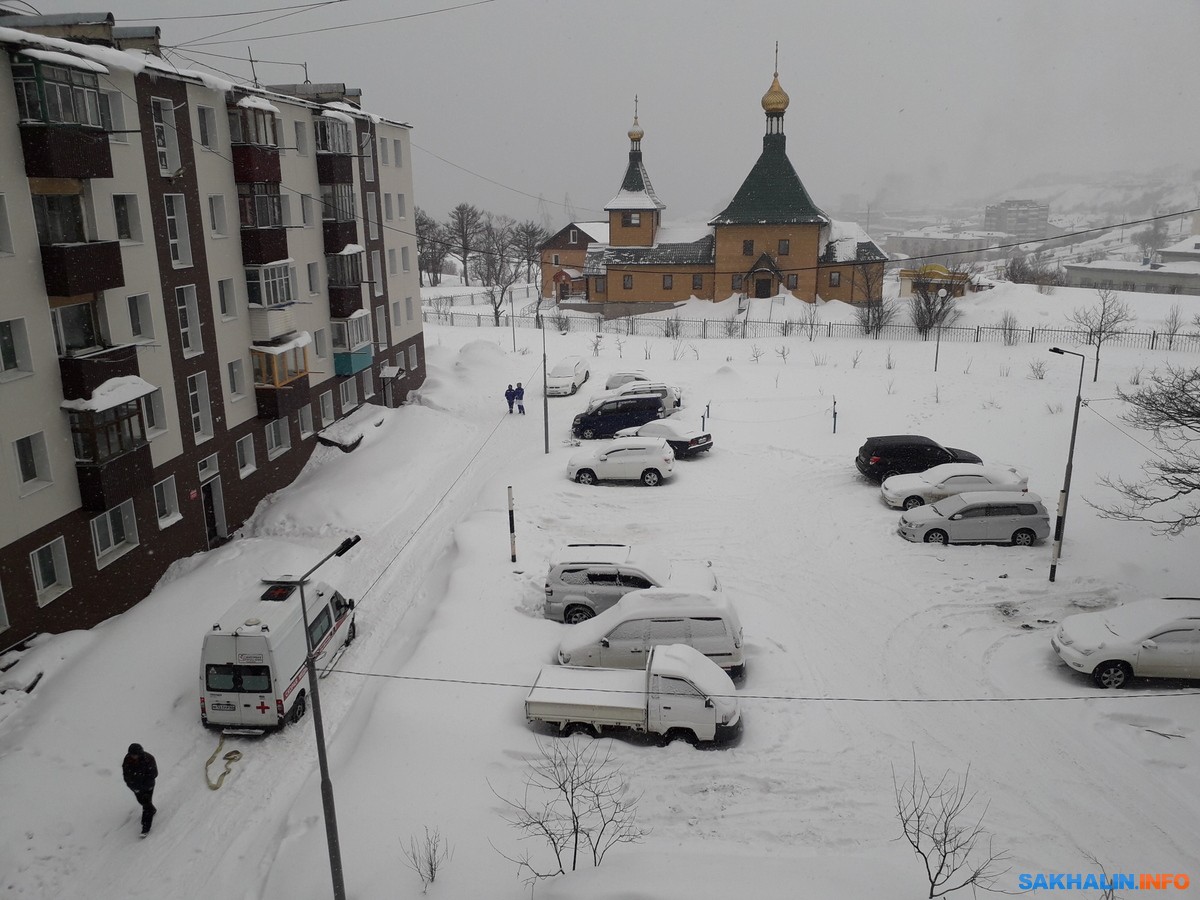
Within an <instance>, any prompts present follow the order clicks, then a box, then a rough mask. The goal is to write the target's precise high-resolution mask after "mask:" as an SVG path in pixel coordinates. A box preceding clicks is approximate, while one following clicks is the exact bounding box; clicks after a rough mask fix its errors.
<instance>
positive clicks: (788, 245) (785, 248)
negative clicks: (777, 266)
mask: <svg viewBox="0 0 1200 900" xmlns="http://www.w3.org/2000/svg"><path fill="white" fill-rule="evenodd" d="M791 252H792V242H791V241H789V240H787V239H786V238H781V239H780V241H779V255H780V256H788V255H789V254H791Z"/></svg>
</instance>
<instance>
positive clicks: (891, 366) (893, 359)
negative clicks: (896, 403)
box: [883, 347, 896, 394]
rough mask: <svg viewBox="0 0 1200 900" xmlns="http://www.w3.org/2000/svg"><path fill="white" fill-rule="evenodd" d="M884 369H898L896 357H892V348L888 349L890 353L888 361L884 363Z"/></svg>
mask: <svg viewBox="0 0 1200 900" xmlns="http://www.w3.org/2000/svg"><path fill="white" fill-rule="evenodd" d="M883 367H884V368H885V369H894V368H896V357H894V356H892V348H891V347H888V351H887V359H885V360H884V361H883ZM888 393H889V394H890V393H891V391H888Z"/></svg>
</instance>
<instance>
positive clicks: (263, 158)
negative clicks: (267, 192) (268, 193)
mask: <svg viewBox="0 0 1200 900" xmlns="http://www.w3.org/2000/svg"><path fill="white" fill-rule="evenodd" d="M233 180H234V181H236V182H237V183H238V184H251V183H253V182H256V181H266V182H271V183H274V184H278V183H279V182H280V181H281V180H282V178H281V176H280V174H279V148H278V147H265V146H262V145H260V144H234V145H233Z"/></svg>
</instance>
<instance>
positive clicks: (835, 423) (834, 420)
mask: <svg viewBox="0 0 1200 900" xmlns="http://www.w3.org/2000/svg"><path fill="white" fill-rule="evenodd" d="M833 433H834V434H837V397H834V398H833Z"/></svg>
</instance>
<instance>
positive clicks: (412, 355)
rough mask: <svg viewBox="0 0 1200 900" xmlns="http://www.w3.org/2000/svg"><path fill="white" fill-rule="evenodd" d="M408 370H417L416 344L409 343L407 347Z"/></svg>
mask: <svg viewBox="0 0 1200 900" xmlns="http://www.w3.org/2000/svg"><path fill="white" fill-rule="evenodd" d="M408 370H409V371H410V372H415V371H416V370H417V345H416V344H410V345H409V347H408Z"/></svg>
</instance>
